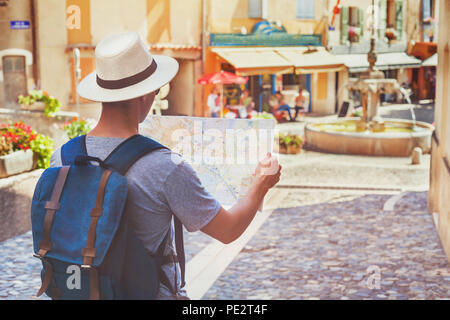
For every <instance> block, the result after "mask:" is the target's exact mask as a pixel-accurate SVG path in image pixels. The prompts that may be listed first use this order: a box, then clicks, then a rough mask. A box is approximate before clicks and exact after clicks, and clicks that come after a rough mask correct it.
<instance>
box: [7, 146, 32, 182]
mask: <svg viewBox="0 0 450 320" xmlns="http://www.w3.org/2000/svg"><path fill="white" fill-rule="evenodd" d="M36 164H37V156H36V155H35V154H34V153H33V151H31V150H26V151H24V150H20V151H16V152H13V153H10V154H7V155H5V156H0V178H6V177H9V176H12V175H14V174H18V173H22V172H25V171H30V170H33V169H35V168H36Z"/></svg>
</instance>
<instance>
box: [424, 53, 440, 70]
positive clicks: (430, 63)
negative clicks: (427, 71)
mask: <svg viewBox="0 0 450 320" xmlns="http://www.w3.org/2000/svg"><path fill="white" fill-rule="evenodd" d="M437 62H438V55H437V53H435V54H433V55H432V56H431V57H429V58H428V59H426V60H424V61H423V62H422V67H436V66H437Z"/></svg>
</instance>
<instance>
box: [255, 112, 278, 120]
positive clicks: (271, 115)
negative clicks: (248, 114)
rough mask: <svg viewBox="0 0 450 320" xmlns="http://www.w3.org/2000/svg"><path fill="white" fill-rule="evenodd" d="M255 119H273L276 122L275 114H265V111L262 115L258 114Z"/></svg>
mask: <svg viewBox="0 0 450 320" xmlns="http://www.w3.org/2000/svg"><path fill="white" fill-rule="evenodd" d="M253 118H254V119H273V120H276V119H275V116H274V115H273V114H271V113H268V112H265V111H263V112H261V113H258V114H257V115H255V116H254V117H253Z"/></svg>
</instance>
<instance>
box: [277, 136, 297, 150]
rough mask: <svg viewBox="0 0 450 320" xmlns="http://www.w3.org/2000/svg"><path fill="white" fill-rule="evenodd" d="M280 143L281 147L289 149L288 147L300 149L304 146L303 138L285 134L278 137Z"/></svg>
mask: <svg viewBox="0 0 450 320" xmlns="http://www.w3.org/2000/svg"><path fill="white" fill-rule="evenodd" d="M278 142H279V144H280V147H284V148H287V147H288V146H295V147H299V146H301V145H302V144H303V138H302V137H300V136H299V135H297V134H283V133H280V134H279V136H278Z"/></svg>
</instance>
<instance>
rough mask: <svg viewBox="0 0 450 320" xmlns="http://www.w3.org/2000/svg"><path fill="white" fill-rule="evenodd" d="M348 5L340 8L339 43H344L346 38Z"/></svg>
mask: <svg viewBox="0 0 450 320" xmlns="http://www.w3.org/2000/svg"><path fill="white" fill-rule="evenodd" d="M348 11H349V10H348V7H342V8H341V43H342V44H345V43H346V42H347V40H348Z"/></svg>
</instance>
